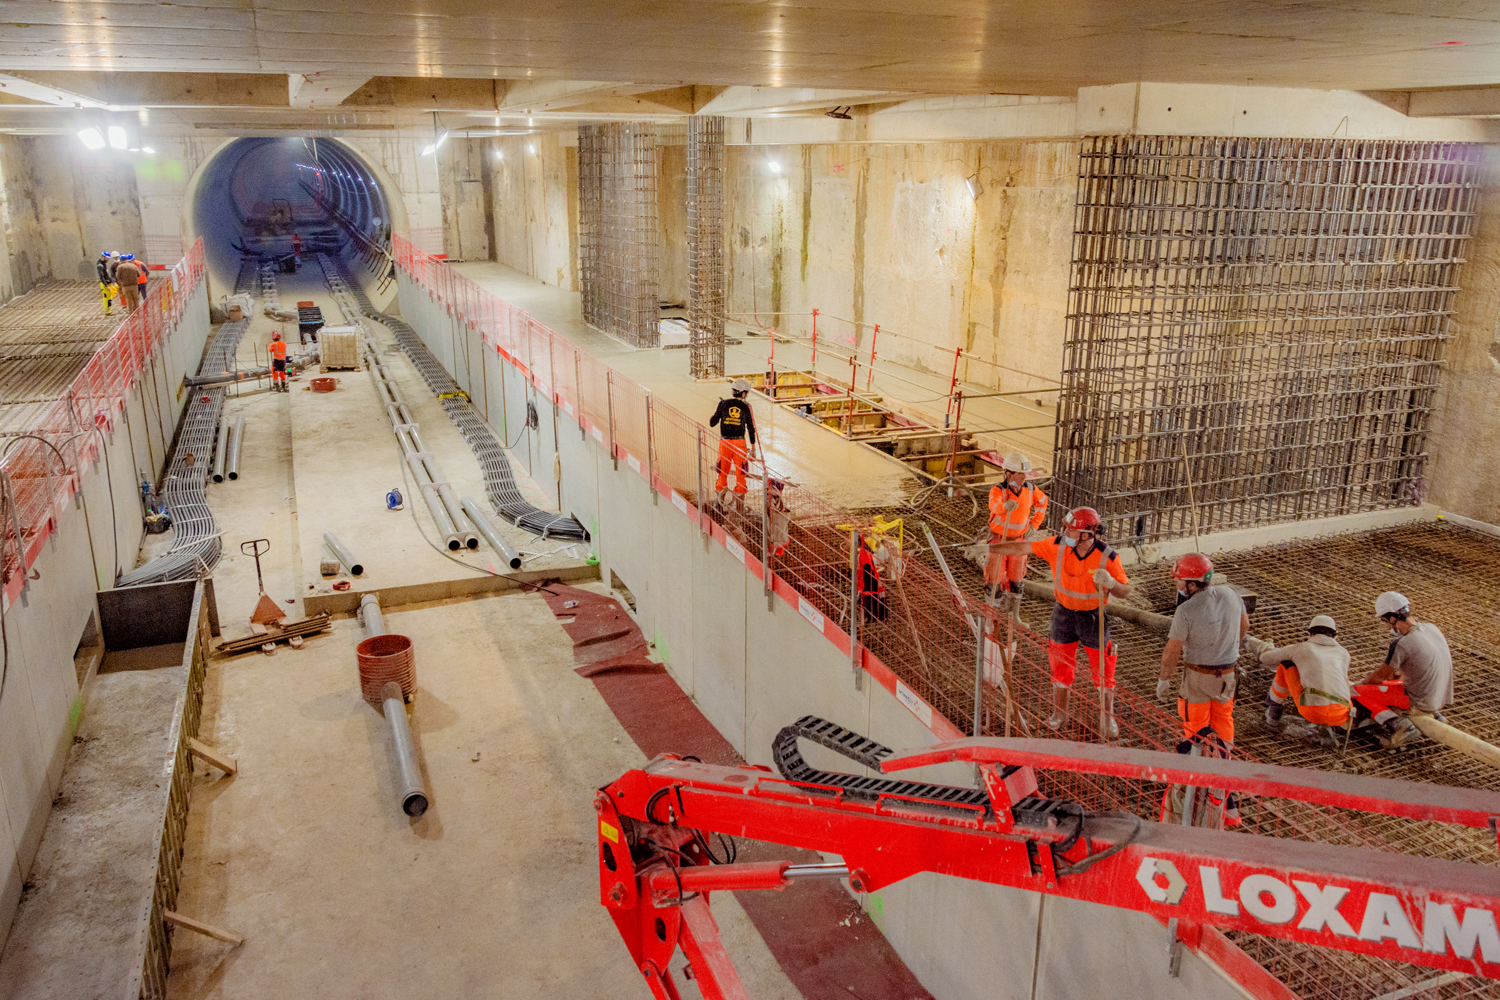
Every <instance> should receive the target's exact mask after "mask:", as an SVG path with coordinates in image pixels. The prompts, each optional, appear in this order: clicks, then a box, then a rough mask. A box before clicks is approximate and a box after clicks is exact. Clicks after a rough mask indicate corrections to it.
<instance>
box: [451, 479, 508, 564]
mask: <svg viewBox="0 0 1500 1000" xmlns="http://www.w3.org/2000/svg"><path fill="white" fill-rule="evenodd" d="M460 502H461V503H462V505H463V509H464V513H465V514H467V515H469V520H470V521H471V522H472V523H473V525H474V527H475V529H477V530H478V532H479V533H480V534H481V535H483V536H484V540H485V541H486V542H488V543H489V546H490V548H492V549H494V550H495V554H496V555H498V556H499V557H500V558H501V559H503V560H504V561H505V564H506V565H507V566H509V567H510V568H511V569H520V568H521V554H520V553H519V552H517V551H516V550H515V549H513V548H511V547H510V546H509V545H507V544H506V543H505V539H503V538H501V537H500V534H499V532H497V531H496V530H495V526H494V524H492V523H491V522H490V519H489V518H488V517H487V516H485V513H484V510H483V509H482V508H481V507H480V506H479V504H477V503H475V502H474V499H473V498H472V497H464V498H463V500H462V501H460Z"/></svg>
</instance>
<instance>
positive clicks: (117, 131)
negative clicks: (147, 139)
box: [108, 125, 130, 149]
mask: <svg viewBox="0 0 1500 1000" xmlns="http://www.w3.org/2000/svg"><path fill="white" fill-rule="evenodd" d="M108 134H109V144H110V145H111V146H113V147H114V148H115V149H124V148H125V147H126V146H128V145H129V144H130V143H129V141H128V140H127V139H126V138H125V130H124V129H123V128H121V127H120V126H118V125H111V126H110V127H109V133H108Z"/></svg>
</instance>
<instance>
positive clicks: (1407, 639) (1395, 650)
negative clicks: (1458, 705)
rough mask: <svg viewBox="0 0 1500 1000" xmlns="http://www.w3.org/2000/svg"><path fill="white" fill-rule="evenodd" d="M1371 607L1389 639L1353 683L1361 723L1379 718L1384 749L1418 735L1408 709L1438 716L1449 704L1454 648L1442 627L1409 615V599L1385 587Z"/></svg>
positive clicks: (1378, 722)
mask: <svg viewBox="0 0 1500 1000" xmlns="http://www.w3.org/2000/svg"><path fill="white" fill-rule="evenodd" d="M1375 613H1376V614H1377V615H1379V616H1380V620H1381V621H1383V622H1385V623H1386V625H1388V626H1390V629H1391V636H1392V640H1391V645H1390V649H1389V650H1387V652H1386V654H1385V662H1384V663H1382V664H1381V665H1380V666H1379V667H1378V668H1377V669H1376V670H1375V671H1374V672H1373V673H1371V674H1370V676H1368V677H1366V678H1365V679H1364V681H1363V682H1362V683H1359V684H1356V685H1355V686H1354V702H1355V705H1356V710H1355V711H1356V714H1357V715H1358V717H1359V719H1358V724H1359V725H1362V726H1364V725H1369V724H1371V723H1375V724H1378V725H1379V726H1380V729H1381V731H1380V732H1379V733H1378V734H1377V736H1376V738H1377V739H1379V741H1380V745H1381V746H1383V747H1386V748H1387V749H1389V748H1392V747H1399V746H1400V745H1401V744H1403V743H1405V742H1407V741H1408V740H1410V739H1411V738H1412V737H1413V736H1416V735H1417V732H1418V730H1417V727H1416V726H1414V725H1412V721H1411V720H1410V719H1408V718H1407V717H1406V716H1407V713H1408V712H1421V713H1423V714H1425V715H1432V716H1436V717H1437V718H1438V719H1439V720H1441V719H1442V714H1441V713H1442V710H1443V708H1444V707H1446V706H1448V705H1451V704H1453V654H1452V652H1451V651H1450V650H1449V649H1448V640H1447V638H1445V637H1444V635H1443V632H1442V629H1440V628H1438V627H1437V626H1436V625H1434V624H1432V623H1431V622H1422V621H1417V620H1415V619H1414V618H1412V615H1411V602H1410V601H1408V600H1407V599H1406V597H1405V595H1403V594H1399V593H1397V592H1396V591H1394V590H1387V591H1386V592H1385V593H1383V594H1381V595H1380V596H1379V597H1377V598H1375Z"/></svg>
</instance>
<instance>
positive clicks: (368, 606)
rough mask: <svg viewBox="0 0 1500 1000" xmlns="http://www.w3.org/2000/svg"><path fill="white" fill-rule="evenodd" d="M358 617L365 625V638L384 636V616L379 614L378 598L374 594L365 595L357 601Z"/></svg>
mask: <svg viewBox="0 0 1500 1000" xmlns="http://www.w3.org/2000/svg"><path fill="white" fill-rule="evenodd" d="M359 613H360V617H361V618H362V619H363V620H364V623H365V638H366V639H373V638H375V637H376V636H377V635H385V615H383V614H381V613H380V598H379V597H377V596H376V595H374V594H366V595H365V596H364V597H361V598H360V599H359Z"/></svg>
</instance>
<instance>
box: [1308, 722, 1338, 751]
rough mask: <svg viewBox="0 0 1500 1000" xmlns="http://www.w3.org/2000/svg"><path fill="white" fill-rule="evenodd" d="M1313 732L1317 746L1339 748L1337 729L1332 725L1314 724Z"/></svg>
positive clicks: (1330, 748) (1329, 748)
mask: <svg viewBox="0 0 1500 1000" xmlns="http://www.w3.org/2000/svg"><path fill="white" fill-rule="evenodd" d="M1313 733H1314V735H1316V736H1317V738H1318V746H1320V747H1323V748H1324V749H1327V750H1337V749H1338V748H1339V743H1340V742H1341V741H1340V740H1339V731H1338V730H1337V729H1335V728H1334V727H1333V726H1314V727H1313Z"/></svg>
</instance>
